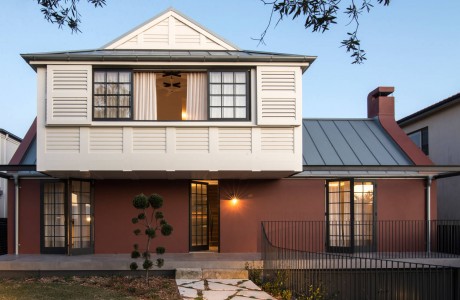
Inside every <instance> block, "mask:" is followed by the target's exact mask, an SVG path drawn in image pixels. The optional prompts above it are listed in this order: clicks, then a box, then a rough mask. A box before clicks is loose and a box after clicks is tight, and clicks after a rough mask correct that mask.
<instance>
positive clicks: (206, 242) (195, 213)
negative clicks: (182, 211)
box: [190, 180, 220, 251]
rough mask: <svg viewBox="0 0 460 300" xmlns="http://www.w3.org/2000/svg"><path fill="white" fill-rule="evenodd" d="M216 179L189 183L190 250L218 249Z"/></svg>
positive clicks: (217, 191)
mask: <svg viewBox="0 0 460 300" xmlns="http://www.w3.org/2000/svg"><path fill="white" fill-rule="evenodd" d="M219 198H220V197H219V186H218V182H217V180H207V181H205V180H202V181H201V180H200V181H198V180H197V181H192V182H191V183H190V251H209V250H210V251H219V211H220V206H219V203H220V200H219Z"/></svg>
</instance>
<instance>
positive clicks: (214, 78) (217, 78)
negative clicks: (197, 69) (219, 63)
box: [209, 72, 222, 83]
mask: <svg viewBox="0 0 460 300" xmlns="http://www.w3.org/2000/svg"><path fill="white" fill-rule="evenodd" d="M221 76H222V75H221V73H220V72H209V82H211V83H221V82H222V77H221Z"/></svg>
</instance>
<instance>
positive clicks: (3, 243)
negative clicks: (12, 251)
mask: <svg viewBox="0 0 460 300" xmlns="http://www.w3.org/2000/svg"><path fill="white" fill-rule="evenodd" d="M7 233H8V231H7V219H6V218H0V255H3V254H7V253H8V247H7V241H8V236H7Z"/></svg>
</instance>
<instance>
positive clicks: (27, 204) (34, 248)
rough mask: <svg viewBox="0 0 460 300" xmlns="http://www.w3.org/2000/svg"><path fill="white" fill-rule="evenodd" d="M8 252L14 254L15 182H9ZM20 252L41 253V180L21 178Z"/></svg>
mask: <svg viewBox="0 0 460 300" xmlns="http://www.w3.org/2000/svg"><path fill="white" fill-rule="evenodd" d="M8 184H9V185H8V253H9V254H14V251H15V249H14V247H15V240H14V199H15V195H14V191H15V188H14V182H13V181H12V180H9V182H8ZM19 195H20V199H19V220H20V222H19V245H20V246H19V254H39V253H40V182H39V181H38V180H27V179H20V180H19Z"/></svg>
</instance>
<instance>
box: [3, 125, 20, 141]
mask: <svg viewBox="0 0 460 300" xmlns="http://www.w3.org/2000/svg"><path fill="white" fill-rule="evenodd" d="M0 134H3V135H7V136H9V137H10V138H12V139H13V140H15V141H17V142H21V141H22V139H21V138H20V137H18V136H17V135H14V134H12V133H11V132H9V131H7V130H5V129H2V128H0Z"/></svg>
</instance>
